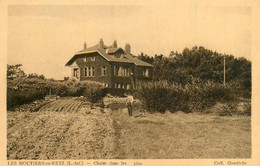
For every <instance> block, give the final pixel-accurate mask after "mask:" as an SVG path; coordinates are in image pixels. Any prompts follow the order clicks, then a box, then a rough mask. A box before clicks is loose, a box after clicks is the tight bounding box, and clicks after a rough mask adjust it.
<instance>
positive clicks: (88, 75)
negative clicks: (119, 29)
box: [65, 39, 153, 89]
mask: <svg viewBox="0 0 260 166" xmlns="http://www.w3.org/2000/svg"><path fill="white" fill-rule="evenodd" d="M65 66H68V67H70V68H71V78H74V79H77V80H79V81H83V80H90V81H97V82H101V83H103V84H104V85H105V86H106V87H108V88H123V89H131V88H134V87H135V85H136V83H137V82H138V81H140V80H150V79H151V77H152V72H153V65H151V64H149V63H146V62H144V61H141V60H139V59H137V58H136V57H135V56H134V55H132V54H131V47H130V45H129V44H126V46H125V49H122V48H120V47H117V42H116V41H114V43H113V45H112V46H110V47H108V46H106V45H105V44H104V42H103V39H100V41H99V43H98V44H97V45H95V46H93V47H89V48H87V45H86V43H85V44H84V49H83V50H81V51H79V52H77V53H76V54H75V55H74V56H73V57H72V58H71V59H70V60H69V61H68V62H67V64H66V65H65Z"/></svg>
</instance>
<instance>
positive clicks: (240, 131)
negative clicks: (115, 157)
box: [114, 110, 251, 159]
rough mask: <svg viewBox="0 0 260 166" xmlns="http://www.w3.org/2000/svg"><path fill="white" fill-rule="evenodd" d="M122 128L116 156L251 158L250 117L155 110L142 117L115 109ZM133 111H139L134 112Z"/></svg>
mask: <svg viewBox="0 0 260 166" xmlns="http://www.w3.org/2000/svg"><path fill="white" fill-rule="evenodd" d="M115 114H116V115H115V117H114V118H115V119H116V121H117V124H118V125H119V126H120V128H121V133H122V134H121V138H120V140H121V148H122V149H123V151H124V154H122V156H120V157H119V158H122V159H123V158H131V159H147V158H149V159H176V158H250V157H251V126H250V117H248V116H240V117H238V116H237V117H218V116H210V115H203V114H196V113H190V114H184V113H181V112H178V113H174V114H172V113H169V112H167V113H165V114H160V113H155V114H146V117H143V118H134V117H128V116H127V115H126V114H127V113H126V110H125V113H124V115H123V114H122V113H115ZM135 114H138V113H137V112H136V113H135Z"/></svg>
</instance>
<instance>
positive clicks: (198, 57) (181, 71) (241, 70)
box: [138, 46, 251, 98]
mask: <svg viewBox="0 0 260 166" xmlns="http://www.w3.org/2000/svg"><path fill="white" fill-rule="evenodd" d="M224 56H225V59H226V65H225V66H226V83H230V84H236V86H238V87H239V89H240V90H241V91H243V95H244V96H243V97H247V98H250V97H251V62H250V61H248V60H247V59H245V58H235V57H234V56H233V55H226V54H224V55H223V54H220V53H217V52H216V51H215V52H213V51H212V50H209V49H206V48H204V47H196V46H195V47H193V48H192V49H189V48H185V49H184V50H183V51H182V53H179V52H177V51H172V52H171V53H170V55H169V56H168V57H165V56H163V55H155V57H154V58H153V57H149V56H147V55H144V54H143V53H141V54H140V55H139V56H138V58H139V59H141V60H144V61H146V62H148V63H151V64H153V65H154V77H153V79H154V80H156V81H164V80H166V81H168V82H175V83H179V84H182V85H186V84H188V83H191V81H192V78H199V79H201V80H202V81H204V82H207V81H213V82H215V83H223V75H224V70H223V68H224Z"/></svg>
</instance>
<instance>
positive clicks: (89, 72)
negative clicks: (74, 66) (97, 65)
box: [88, 67, 91, 77]
mask: <svg viewBox="0 0 260 166" xmlns="http://www.w3.org/2000/svg"><path fill="white" fill-rule="evenodd" d="M88 76H89V77H91V67H88Z"/></svg>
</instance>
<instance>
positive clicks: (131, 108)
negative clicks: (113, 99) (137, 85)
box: [126, 95, 134, 116]
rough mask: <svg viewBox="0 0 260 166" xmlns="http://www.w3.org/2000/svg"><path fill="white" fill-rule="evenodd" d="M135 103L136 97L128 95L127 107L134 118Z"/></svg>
mask: <svg viewBox="0 0 260 166" xmlns="http://www.w3.org/2000/svg"><path fill="white" fill-rule="evenodd" d="M133 103H134V97H133V96H132V95H128V96H127V98H126V106H127V109H128V115H129V116H132V112H133Z"/></svg>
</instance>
